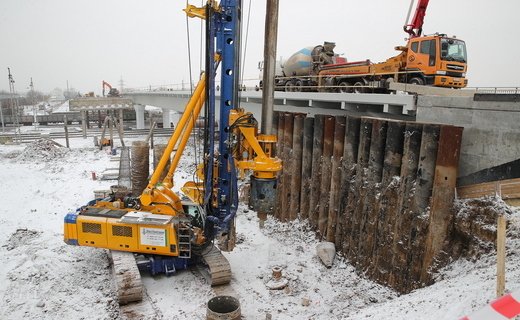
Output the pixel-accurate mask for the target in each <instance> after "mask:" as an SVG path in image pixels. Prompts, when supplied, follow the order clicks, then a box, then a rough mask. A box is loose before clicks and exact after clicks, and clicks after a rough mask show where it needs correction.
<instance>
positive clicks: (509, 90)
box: [468, 87, 520, 94]
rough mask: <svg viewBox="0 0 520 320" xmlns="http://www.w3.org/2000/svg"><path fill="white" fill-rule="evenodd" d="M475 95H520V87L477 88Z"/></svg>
mask: <svg viewBox="0 0 520 320" xmlns="http://www.w3.org/2000/svg"><path fill="white" fill-rule="evenodd" d="M468 89H474V90H475V93H486V94H520V87H475V88H468Z"/></svg>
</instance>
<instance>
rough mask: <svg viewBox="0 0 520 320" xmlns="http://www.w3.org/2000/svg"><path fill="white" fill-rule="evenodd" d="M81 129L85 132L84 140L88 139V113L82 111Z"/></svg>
mask: <svg viewBox="0 0 520 320" xmlns="http://www.w3.org/2000/svg"><path fill="white" fill-rule="evenodd" d="M81 129H82V131H83V139H86V138H87V113H86V111H85V110H82V111H81Z"/></svg>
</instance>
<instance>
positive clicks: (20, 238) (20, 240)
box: [5, 229, 41, 251]
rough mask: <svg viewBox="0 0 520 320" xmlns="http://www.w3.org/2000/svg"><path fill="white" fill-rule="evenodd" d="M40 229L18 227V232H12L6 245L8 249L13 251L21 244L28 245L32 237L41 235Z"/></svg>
mask: <svg viewBox="0 0 520 320" xmlns="http://www.w3.org/2000/svg"><path fill="white" fill-rule="evenodd" d="M40 233H41V232H40V231H36V230H29V229H17V230H16V232H14V233H13V234H11V237H9V240H7V244H6V245H5V247H6V249H7V251H11V250H13V249H15V248H18V247H19V246H23V245H26V244H27V242H28V241H29V240H30V239H33V238H35V237H37V236H39V235H40Z"/></svg>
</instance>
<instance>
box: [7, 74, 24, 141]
mask: <svg viewBox="0 0 520 320" xmlns="http://www.w3.org/2000/svg"><path fill="white" fill-rule="evenodd" d="M7 73H8V78H9V93H10V94H11V97H10V99H9V102H10V104H11V114H12V117H13V125H14V135H15V137H18V141H19V142H20V141H21V133H20V121H19V120H18V101H17V99H16V98H15V90H14V79H13V75H12V74H11V68H7ZM15 139H16V138H15Z"/></svg>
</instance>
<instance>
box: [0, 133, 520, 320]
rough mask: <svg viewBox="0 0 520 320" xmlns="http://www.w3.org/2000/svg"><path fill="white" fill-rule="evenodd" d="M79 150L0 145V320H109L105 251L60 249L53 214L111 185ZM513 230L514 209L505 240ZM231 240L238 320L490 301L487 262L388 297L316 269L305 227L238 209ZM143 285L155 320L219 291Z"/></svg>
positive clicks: (171, 281)
mask: <svg viewBox="0 0 520 320" xmlns="http://www.w3.org/2000/svg"><path fill="white" fill-rule="evenodd" d="M91 141H92V140H91V139H85V140H84V139H81V138H76V139H72V140H71V149H70V150H66V149H55V148H58V147H57V146H55V145H51V144H49V145H47V144H43V143H40V144H35V145H21V146H17V145H0V181H2V183H1V185H0V191H1V195H2V198H3V199H4V201H3V203H2V206H0V259H1V260H2V263H3V266H2V268H0V299H1V300H0V301H2V302H1V303H0V319H24V318H31V319H56V318H65V319H118V318H119V312H118V307H117V303H116V301H115V299H114V291H113V289H112V287H111V283H110V268H109V263H108V257H107V254H106V251H105V250H102V249H95V248H88V247H76V246H68V245H66V244H64V243H63V240H62V239H63V232H62V228H63V216H64V215H65V214H66V213H67V212H69V211H72V210H75V209H76V208H77V207H79V206H81V205H83V204H85V203H86V202H87V201H88V200H90V199H91V198H92V196H93V191H94V190H98V189H108V187H109V186H110V185H112V184H114V183H115V181H99V180H92V175H91V172H92V171H94V172H96V173H98V176H99V173H101V172H102V171H103V170H104V169H105V168H106V167H108V166H109V162H110V155H109V154H107V152H105V151H100V150H97V149H96V148H94V147H93V146H92V145H91V144H92V142H91ZM57 142H59V143H62V144H64V142H63V141H57ZM158 142H160V141H157V142H156V143H158ZM188 154H190V155H192V154H193V150H192V151H189V152H188ZM190 161H192V156H188V157H187V158H186V159H185V160H183V162H182V163H181V164H180V166H179V173H178V174H177V175H176V184H177V187H178V186H180V185H181V182H182V181H185V180H188V179H190V177H191V176H192V173H191V170H193V167H194V166H193V164H191V163H190ZM519 231H520V214H519V213H518V212H515V213H514V215H512V216H511V225H510V228H509V233H510V235H513V234H517V235H518V233H519ZM237 238H238V241H237V246H236V248H235V250H234V251H233V252H230V253H225V255H226V257H227V258H228V259H229V261H230V264H231V267H232V270H233V278H232V280H231V286H230V288H228V290H231V291H232V292H233V293H234V294H236V295H237V297H238V298H239V300H240V303H241V308H242V314H243V317H244V319H266V316H267V315H271V316H272V319H316V320H317V319H418V318H420V319H458V318H460V317H461V316H463V315H465V314H468V313H471V311H473V310H476V309H478V308H479V307H481V306H483V305H484V304H486V303H488V302H489V301H490V300H492V299H493V298H494V294H495V293H494V292H495V259H494V257H493V254H492V253H491V254H488V255H484V256H483V257H481V258H480V259H479V260H477V261H466V260H460V261H456V262H454V263H453V264H451V265H450V266H448V267H446V268H445V269H443V270H442V271H441V273H440V274H439V276H438V282H437V283H436V284H434V285H432V286H431V287H428V288H423V289H419V290H416V291H414V292H412V293H410V294H408V295H402V296H399V295H398V294H397V293H396V292H394V291H392V290H390V289H388V288H385V287H383V286H381V285H378V284H376V283H374V282H372V281H369V280H367V279H365V278H364V277H363V276H362V275H359V274H357V273H356V272H355V271H354V268H353V267H352V266H350V265H349V264H348V261H345V260H343V259H339V258H338V259H336V261H335V264H334V266H333V267H332V268H330V269H327V268H325V267H324V266H323V265H322V264H321V263H320V261H319V260H318V258H317V257H316V254H315V251H316V249H315V247H316V244H317V241H316V240H315V238H314V236H313V233H312V232H311V231H310V230H309V229H308V227H307V224H306V223H305V222H293V223H287V224H282V223H280V222H277V221H275V220H274V219H271V218H269V219H268V220H267V222H266V224H265V227H264V228H263V229H260V228H259V227H258V218H257V217H256V213H255V212H253V211H250V210H248V209H247V207H246V206H243V205H242V206H241V207H240V209H239V215H238V219H237ZM507 244H508V259H507V273H506V274H507V285H506V287H507V288H508V289H509V290H518V289H519V288H520V283H519V280H518V279H520V255H519V252H518V250H519V249H520V240H519V239H518V237H509V239H508V242H507ZM273 266H282V267H283V274H284V276H285V277H286V278H287V279H288V280H289V285H288V287H287V288H286V289H284V290H280V291H272V290H268V289H267V288H266V286H265V284H266V283H267V282H268V281H269V280H270V276H271V269H272V267H273ZM143 279H144V283H145V286H146V290H147V295H148V296H149V298H150V300H151V301H152V303H153V305H154V308H155V309H156V310H158V311H159V313H160V316H159V317H160V318H163V319H204V318H205V312H206V311H205V304H206V302H207V301H208V300H209V299H210V298H211V297H213V296H214V295H215V294H216V293H218V290H220V289H212V288H210V287H209V286H208V285H207V284H206V283H205V280H204V278H203V277H202V276H201V275H200V274H199V273H198V272H197V271H196V270H190V271H183V272H179V273H178V274H177V275H175V276H172V277H165V276H157V277H151V276H148V275H144V276H143Z"/></svg>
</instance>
